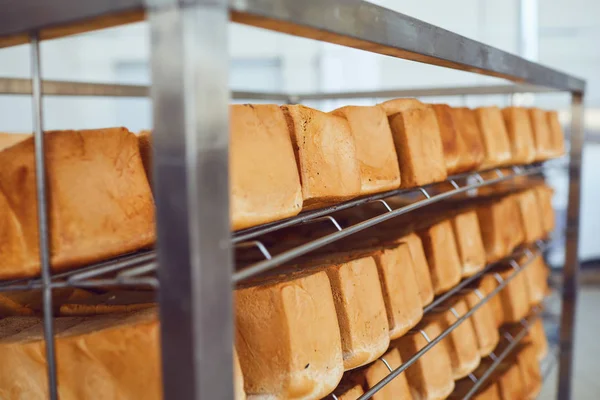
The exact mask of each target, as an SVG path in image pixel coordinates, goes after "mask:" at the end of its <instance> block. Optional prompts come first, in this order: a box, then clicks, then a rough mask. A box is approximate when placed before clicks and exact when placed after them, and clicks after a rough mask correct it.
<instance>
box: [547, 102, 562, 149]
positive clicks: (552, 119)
mask: <svg viewBox="0 0 600 400" xmlns="http://www.w3.org/2000/svg"><path fill="white" fill-rule="evenodd" d="M546 118H547V119H548V128H550V145H551V147H552V157H560V156H562V155H564V154H565V134H564V132H563V130H562V127H561V125H560V121H559V120H558V113H557V112H556V111H546Z"/></svg>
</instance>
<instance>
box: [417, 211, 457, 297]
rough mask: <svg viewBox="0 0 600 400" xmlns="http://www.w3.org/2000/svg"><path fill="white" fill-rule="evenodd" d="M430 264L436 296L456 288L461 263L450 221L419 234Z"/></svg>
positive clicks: (440, 223)
mask: <svg viewBox="0 0 600 400" xmlns="http://www.w3.org/2000/svg"><path fill="white" fill-rule="evenodd" d="M419 236H420V237H421V240H422V241H423V249H424V250H425V255H426V257H427V263H428V264H429V270H430V273H431V283H432V284H433V290H434V292H435V294H436V295H437V294H441V293H444V292H446V291H448V290H449V289H450V288H452V287H453V286H455V285H456V284H457V283H458V282H459V281H460V277H461V269H462V268H461V262H460V258H459V256H458V250H457V248H456V239H455V238H454V232H453V231H452V224H451V223H450V221H448V220H446V221H442V222H439V223H437V224H435V225H432V226H430V227H429V228H427V229H424V230H422V231H420V232H419Z"/></svg>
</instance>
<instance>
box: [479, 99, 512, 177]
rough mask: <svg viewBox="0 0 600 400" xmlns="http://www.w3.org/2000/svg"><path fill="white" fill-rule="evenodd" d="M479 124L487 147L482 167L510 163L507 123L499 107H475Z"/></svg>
mask: <svg viewBox="0 0 600 400" xmlns="http://www.w3.org/2000/svg"><path fill="white" fill-rule="evenodd" d="M475 116H476V117H477V124H478V126H479V131H480V132H481V138H482V140H483V145H484V148H485V159H484V161H483V164H482V165H481V168H482V169H486V168H492V167H498V166H502V165H506V164H509V163H510V160H511V151H510V142H509V140H508V133H507V131H506V125H505V124H504V119H503V118H502V112H501V111H500V109H499V108H498V107H495V106H494V107H479V108H476V109H475Z"/></svg>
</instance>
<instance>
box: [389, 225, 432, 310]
mask: <svg viewBox="0 0 600 400" xmlns="http://www.w3.org/2000/svg"><path fill="white" fill-rule="evenodd" d="M398 241H399V242H403V243H406V244H407V245H408V248H409V250H410V257H411V259H412V262H413V266H414V268H415V275H416V277H417V287H418V288H419V297H420V298H421V304H422V306H423V307H425V306H426V305H428V304H430V303H431V302H432V301H433V296H434V294H433V284H432V283H431V274H430V272H429V264H427V257H426V256H425V250H424V249H423V242H422V241H421V238H420V237H419V235H417V234H416V233H411V234H409V235H406V236H404V237H402V238H400V239H398Z"/></svg>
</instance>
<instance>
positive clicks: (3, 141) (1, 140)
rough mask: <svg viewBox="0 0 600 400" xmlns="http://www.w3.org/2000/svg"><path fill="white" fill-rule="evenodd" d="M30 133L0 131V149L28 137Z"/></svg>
mask: <svg viewBox="0 0 600 400" xmlns="http://www.w3.org/2000/svg"><path fill="white" fill-rule="evenodd" d="M30 137H31V135H27V134H23V133H5V132H0V150H3V149H5V148H6V147H11V146H13V145H15V144H17V143H19V142H21V141H23V140H25V139H28V138H30Z"/></svg>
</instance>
